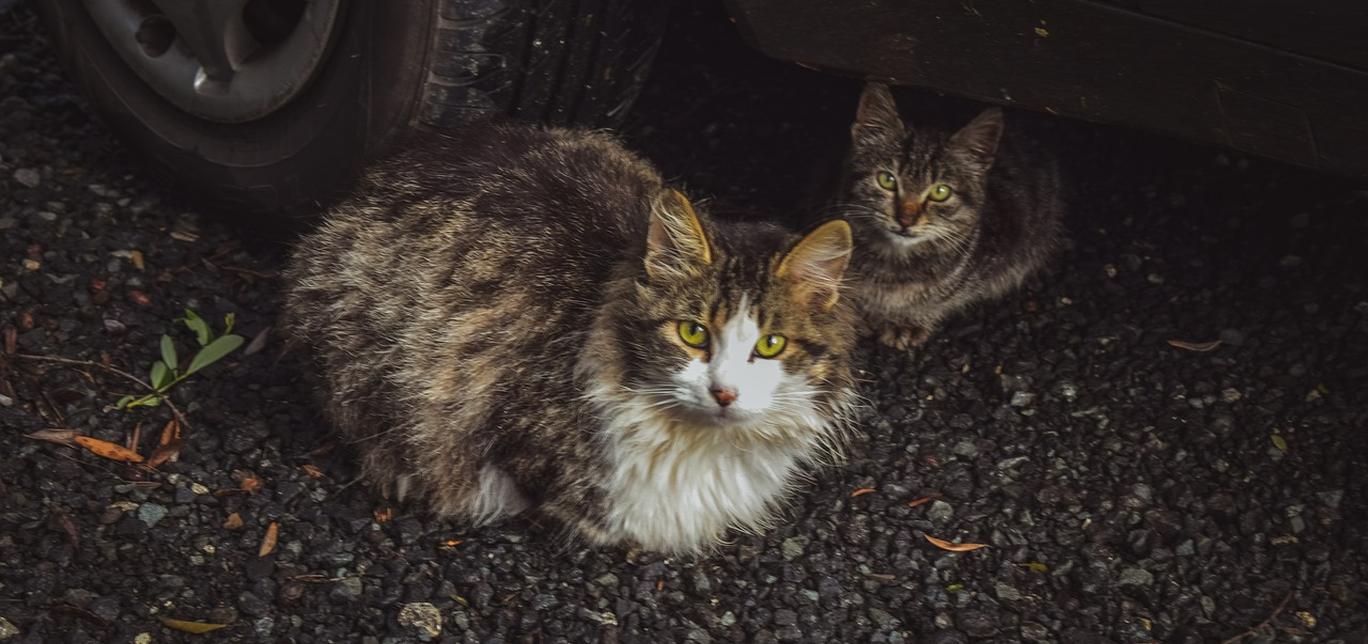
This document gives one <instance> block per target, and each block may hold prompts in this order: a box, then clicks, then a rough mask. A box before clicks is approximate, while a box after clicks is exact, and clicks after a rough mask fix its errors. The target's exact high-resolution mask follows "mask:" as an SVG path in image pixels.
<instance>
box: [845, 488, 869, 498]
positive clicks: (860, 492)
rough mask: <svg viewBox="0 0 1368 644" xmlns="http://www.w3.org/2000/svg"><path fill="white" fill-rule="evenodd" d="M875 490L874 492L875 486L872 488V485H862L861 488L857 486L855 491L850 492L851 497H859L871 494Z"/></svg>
mask: <svg viewBox="0 0 1368 644" xmlns="http://www.w3.org/2000/svg"><path fill="white" fill-rule="evenodd" d="M873 492H874V488H872V487H861V488H856V489H855V491H854V492H851V493H850V498H852V499H853V498H855V497H857V496H864V495H866V494H871V493H873Z"/></svg>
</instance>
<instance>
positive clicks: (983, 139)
mask: <svg viewBox="0 0 1368 644" xmlns="http://www.w3.org/2000/svg"><path fill="white" fill-rule="evenodd" d="M1005 125H1006V123H1005V121H1004V119H1003V116H1002V110H1001V109H999V108H996V107H991V108H988V109H986V110H983V113H981V114H979V115H978V116H977V117H975V118H974V120H972V121H970V122H969V124H968V125H966V126H964V128H963V129H961V130H960V131H958V132H956V133H955V134H954V136H952V137H950V148H951V149H953V150H955V151H956V152H957V153H959V154H960V155H961V156H962V157H963V158H964V159H965V160H966V161H968V162H969V163H971V164H972V165H973V166H974V169H976V170H978V171H979V172H985V171H987V170H988V168H991V167H992V166H993V159H994V158H995V157H996V156H997V149H998V142H999V141H1001V140H1002V129H1003V127H1004V126H1005Z"/></svg>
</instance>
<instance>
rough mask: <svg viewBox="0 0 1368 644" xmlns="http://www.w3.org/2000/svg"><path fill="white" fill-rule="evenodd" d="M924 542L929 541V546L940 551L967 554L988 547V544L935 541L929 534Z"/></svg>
mask: <svg viewBox="0 0 1368 644" xmlns="http://www.w3.org/2000/svg"><path fill="white" fill-rule="evenodd" d="M926 540H927V541H930V542H931V545H933V546H935V547H937V548H940V549H941V550H949V551H950V552H969V551H972V550H978V549H979V548H987V547H988V544H986V543H951V542H949V541H946V540H945V539H937V538H935V537H933V536H931V535H929V534H928V535H926Z"/></svg>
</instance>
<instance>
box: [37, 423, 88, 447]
mask: <svg viewBox="0 0 1368 644" xmlns="http://www.w3.org/2000/svg"><path fill="white" fill-rule="evenodd" d="M76 436H77V434H76V430H74V429H62V428H60V427H53V428H51V429H40V430H38V431H36V432H33V433H32V434H24V438H33V439H37V440H40V441H47V442H49V443H56V444H58V445H66V446H68V447H74V446H75V445H76V440H75V438H76Z"/></svg>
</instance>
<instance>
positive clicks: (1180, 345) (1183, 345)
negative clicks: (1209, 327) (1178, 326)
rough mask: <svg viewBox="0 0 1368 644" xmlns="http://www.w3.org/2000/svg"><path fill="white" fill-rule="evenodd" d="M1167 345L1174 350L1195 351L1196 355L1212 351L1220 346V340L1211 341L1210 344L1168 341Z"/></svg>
mask: <svg viewBox="0 0 1368 644" xmlns="http://www.w3.org/2000/svg"><path fill="white" fill-rule="evenodd" d="M1168 343H1169V346H1171V347H1173V348H1175V349H1183V350H1184V351H1196V352H1198V353H1206V352H1208V351H1214V350H1215V349H1216V347H1219V346H1221V341H1220V340H1212V341H1211V342H1188V341H1187V340H1169V341H1168Z"/></svg>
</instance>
